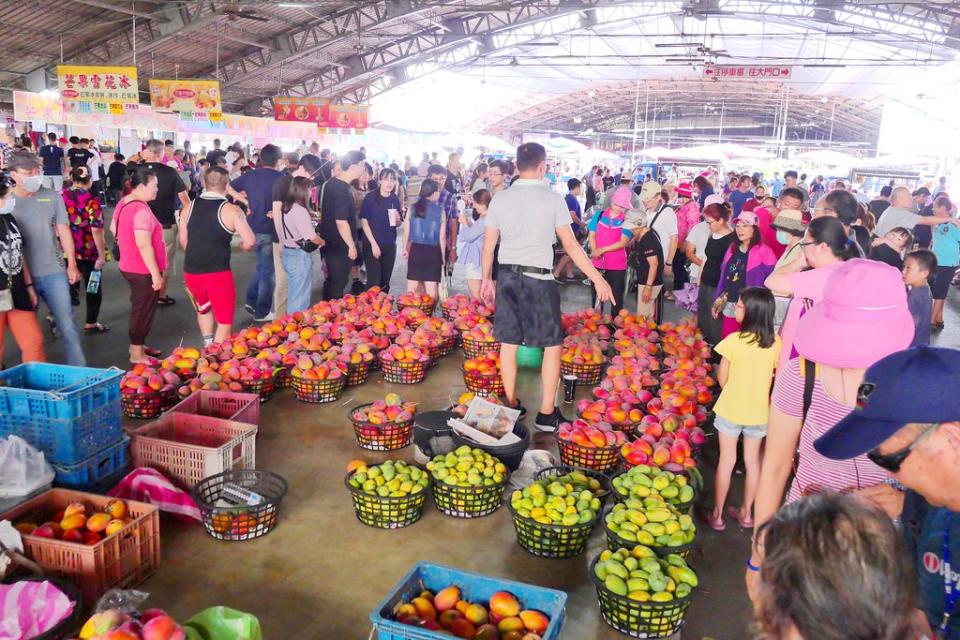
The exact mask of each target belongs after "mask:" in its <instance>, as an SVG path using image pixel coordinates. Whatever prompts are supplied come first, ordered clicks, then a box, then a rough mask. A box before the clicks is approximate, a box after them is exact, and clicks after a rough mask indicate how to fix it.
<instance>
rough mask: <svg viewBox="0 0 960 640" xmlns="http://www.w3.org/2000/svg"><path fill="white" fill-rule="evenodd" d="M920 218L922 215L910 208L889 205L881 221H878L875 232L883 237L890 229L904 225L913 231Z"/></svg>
mask: <svg viewBox="0 0 960 640" xmlns="http://www.w3.org/2000/svg"><path fill="white" fill-rule="evenodd" d="M920 219H921V216H918V215H917V214H915V213H914V212H913V211H910V210H909V209H904V208H902V207H887V210H886V211H884V212H883V215H882V216H880V221H879V222H877V229H876V231H875V233H876V234H877V235H878V236H879V237H881V238H882V237H883V236H884V235H886V234H887V232H888V231H890V230H892V229H896V228H897V227H903V228H904V229H908V230H909V231H913V227H914V226H916V224H917V221H918V220H920Z"/></svg>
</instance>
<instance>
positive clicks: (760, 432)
mask: <svg viewBox="0 0 960 640" xmlns="http://www.w3.org/2000/svg"><path fill="white" fill-rule="evenodd" d="M713 426H714V427H716V429H717V431H719V432H720V433H722V434H723V435H725V436H730V437H731V438H739V437H740V434H741V433H742V434H743V437H744V438H754V439H758V438H763V437H765V436H766V435H767V425H765V424H736V423H735V422H730V421H729V420H727V419H726V418H724V417H722V416H714V418H713Z"/></svg>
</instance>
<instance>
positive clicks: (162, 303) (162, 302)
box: [157, 296, 177, 307]
mask: <svg viewBox="0 0 960 640" xmlns="http://www.w3.org/2000/svg"><path fill="white" fill-rule="evenodd" d="M175 304H177V301H176V300H174V299H173V298H171V297H170V296H163V297H162V298H157V306H158V307H172V306H173V305H175Z"/></svg>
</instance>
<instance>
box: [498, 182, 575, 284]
mask: <svg viewBox="0 0 960 640" xmlns="http://www.w3.org/2000/svg"><path fill="white" fill-rule="evenodd" d="M486 221H487V227H488V228H491V229H499V230H500V254H499V257H498V260H499V261H500V264H518V265H521V266H524V267H540V268H543V269H553V241H554V238H555V237H556V234H557V227H566V228H568V229H569V228H570V213H569V211H568V210H567V202H566V200H564V198H563V196H562V195H560V194H559V193H556V192H554V191H551V190H550V187H549V185H548V184H547V183H545V182H542V181H540V180H530V179H523V178H520V179H517V180H514V182H513V184H512V185H511V186H510V188H509V189H505V190H504V191H500V192H499V193H497V194H496V195H495V196H493V200H491V201H490V208H489V209H488V210H487V218H486ZM526 275H530V276H531V277H537V278H540V279H542V280H551V279H553V275H552V274H544V275H542V276H541V275H539V274H526Z"/></svg>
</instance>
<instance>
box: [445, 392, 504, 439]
mask: <svg viewBox="0 0 960 640" xmlns="http://www.w3.org/2000/svg"><path fill="white" fill-rule="evenodd" d="M519 418H520V412H519V411H518V410H516V409H508V408H507V407H504V406H501V405H499V404H494V403H493V402H490V401H488V400H485V399H483V398H479V397H477V398H474V399H473V400H472V401H471V402H470V406H469V407H468V408H467V415H465V416H464V417H463V419H457V418H451V419H450V420H448V421H447V425H448V426H450V427H451V428H452V429H453V430H454V431H456V432H457V433H459V434H460V435H461V436H463V437H465V438H469V439H470V440H473V441H474V442H476V443H478V444H496V445H506V444H513V443H515V442H519V441H520V437H519V436H518V435H517V434H515V433H514V432H513V427H514V426H515V425H516V423H517V420H518V419H519Z"/></svg>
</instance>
